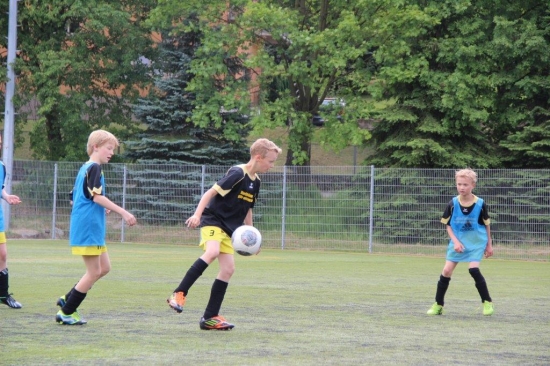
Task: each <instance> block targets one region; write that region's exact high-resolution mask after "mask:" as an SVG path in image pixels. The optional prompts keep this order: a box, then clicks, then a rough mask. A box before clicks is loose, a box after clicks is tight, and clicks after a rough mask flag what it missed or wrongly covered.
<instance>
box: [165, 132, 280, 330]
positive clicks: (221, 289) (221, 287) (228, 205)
mask: <svg viewBox="0 0 550 366" xmlns="http://www.w3.org/2000/svg"><path fill="white" fill-rule="evenodd" d="M280 153H281V149H280V148H279V147H278V146H277V145H275V144H274V143H273V142H272V141H269V140H268V139H263V138H262V139H258V140H256V141H255V142H254V143H253V144H252V146H251V147H250V160H249V161H248V163H246V164H242V165H237V166H234V167H231V168H230V169H229V171H228V172H227V173H226V174H225V176H224V177H223V178H221V179H220V180H219V181H218V182H217V183H216V184H214V186H213V187H212V188H210V189H209V190H208V191H206V193H205V194H204V195H203V196H202V198H201V200H200V202H199V204H198V206H197V208H196V210H195V213H194V214H193V216H191V217H190V218H189V219H187V221H186V222H185V223H186V224H187V226H188V227H190V228H195V227H197V226H200V227H201V230H200V234H201V239H200V246H201V247H202V248H203V250H204V254H203V255H201V256H200V257H199V258H198V259H197V260H196V261H195V263H193V265H191V268H189V270H188V271H187V273H186V274H185V277H183V279H182V281H181V283H180V284H179V286H178V287H177V288H176V289H175V290H174V292H173V294H172V296H170V297H169V298H168V300H167V301H168V305H170V307H171V308H172V309H174V310H175V311H177V312H178V313H181V312H182V311H183V305H184V304H185V300H186V296H187V295H188V292H189V289H190V288H191V286H193V284H194V283H195V281H196V280H197V279H198V278H199V277H200V276H201V275H202V274H203V272H204V271H205V270H206V268H207V267H208V266H209V265H210V264H211V263H212V262H213V261H214V260H216V259H218V263H219V265H220V269H219V272H218V275H217V277H216V280H215V281H214V283H213V285H212V290H211V292H210V300H209V301H208V304H207V306H206V310H205V311H204V315H203V317H202V318H201V320H200V322H199V326H200V329H204V330H209V329H215V330H229V329H232V328H233V327H234V325H233V324H231V323H229V322H227V320H225V318H224V317H222V316H220V314H219V311H220V308H221V306H222V302H223V299H224V296H225V292H226V290H227V286H228V284H229V279H230V278H231V276H232V275H233V272H234V271H235V258H234V253H235V252H234V250H233V246H232V245H231V235H232V234H233V231H234V230H235V229H236V228H238V227H239V226H241V225H242V224H243V223H244V224H246V225H251V226H252V209H253V208H254V204H255V203H256V200H257V199H258V193H259V192H260V178H259V177H258V176H257V173H266V172H267V171H269V170H270V169H271V168H273V165H274V164H275V161H276V160H277V158H278V156H279V154H280Z"/></svg>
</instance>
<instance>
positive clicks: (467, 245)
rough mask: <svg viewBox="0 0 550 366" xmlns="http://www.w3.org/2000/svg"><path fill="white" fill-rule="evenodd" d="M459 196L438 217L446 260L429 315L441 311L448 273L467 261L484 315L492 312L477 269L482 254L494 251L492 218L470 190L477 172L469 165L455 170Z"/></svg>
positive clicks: (486, 291) (479, 199) (490, 302)
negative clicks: (442, 227)
mask: <svg viewBox="0 0 550 366" xmlns="http://www.w3.org/2000/svg"><path fill="white" fill-rule="evenodd" d="M455 180H456V189H457V190H458V196H457V197H454V198H453V199H452V200H451V201H450V202H449V204H448V205H447V208H446V209H445V212H444V213H443V217H442V218H441V223H443V224H445V225H446V228H447V233H448V234H449V237H450V238H451V240H450V241H449V246H448V248H447V260H446V262H445V266H444V267H443V272H442V273H441V275H440V276H439V282H438V283H437V291H436V294H435V303H434V304H433V305H432V307H431V308H430V309H429V310H428V312H427V314H428V315H441V314H443V305H445V300H444V299H445V293H446V292H447V288H448V287H449V282H450V281H451V276H452V274H453V271H454V269H455V268H456V266H457V264H458V263H459V262H469V263H470V265H469V269H468V270H469V272H470V275H471V276H472V278H473V279H474V281H475V285H476V288H477V291H478V292H479V296H480V297H481V302H482V304H483V315H492V314H493V311H494V309H493V302H492V300H491V296H489V290H488V288H487V283H486V282H485V278H484V277H483V275H482V274H481V271H480V270H479V264H480V262H481V259H482V258H483V255H484V254H485V257H486V258H488V257H490V256H492V255H493V241H492V239H491V228H490V224H491V221H490V219H489V209H488V208H487V204H485V201H484V200H483V199H482V198H480V197H477V196H476V195H474V194H473V193H472V191H473V189H474V188H475V186H476V182H477V174H476V173H475V172H474V171H473V170H471V169H462V170H459V171H457V172H456V173H455Z"/></svg>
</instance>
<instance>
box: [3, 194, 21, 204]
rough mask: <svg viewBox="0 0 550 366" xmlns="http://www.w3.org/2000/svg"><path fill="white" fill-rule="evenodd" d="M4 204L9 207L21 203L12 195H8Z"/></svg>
mask: <svg viewBox="0 0 550 366" xmlns="http://www.w3.org/2000/svg"><path fill="white" fill-rule="evenodd" d="M5 200H6V202H7V203H9V204H10V205H18V204H20V203H21V199H20V198H19V197H17V196H16V195H14V194H8V195H6V198H5Z"/></svg>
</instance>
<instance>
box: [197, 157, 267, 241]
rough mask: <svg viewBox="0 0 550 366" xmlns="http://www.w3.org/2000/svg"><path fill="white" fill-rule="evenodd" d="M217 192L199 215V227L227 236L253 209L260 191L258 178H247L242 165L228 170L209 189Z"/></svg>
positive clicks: (255, 176)
mask: <svg viewBox="0 0 550 366" xmlns="http://www.w3.org/2000/svg"><path fill="white" fill-rule="evenodd" d="M212 188H214V189H215V190H216V192H218V194H216V195H215V196H214V198H212V200H210V202H209V203H208V205H207V206H206V208H205V209H204V212H203V214H202V216H201V225H200V226H201V227H202V226H217V227H219V228H221V229H222V230H223V231H225V233H226V234H227V235H229V236H231V235H232V234H233V231H235V229H236V228H238V227H239V226H241V225H242V224H243V222H244V219H245V217H246V215H247V214H248V210H249V209H251V208H254V203H256V200H257V199H258V194H259V192H260V178H259V177H258V176H257V175H256V174H254V176H251V175H250V174H249V172H248V171H247V170H246V167H245V165H244V164H242V165H236V166H234V167H231V168H230V169H229V170H228V171H227V173H226V174H225V175H224V176H223V178H222V179H220V180H219V181H218V182H217V183H216V184H214V186H213V187H212Z"/></svg>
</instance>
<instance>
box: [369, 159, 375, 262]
mask: <svg viewBox="0 0 550 366" xmlns="http://www.w3.org/2000/svg"><path fill="white" fill-rule="evenodd" d="M369 202H370V204H369V206H370V207H369V253H372V232H373V226H374V217H373V216H374V165H371V166H370V198H369Z"/></svg>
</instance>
